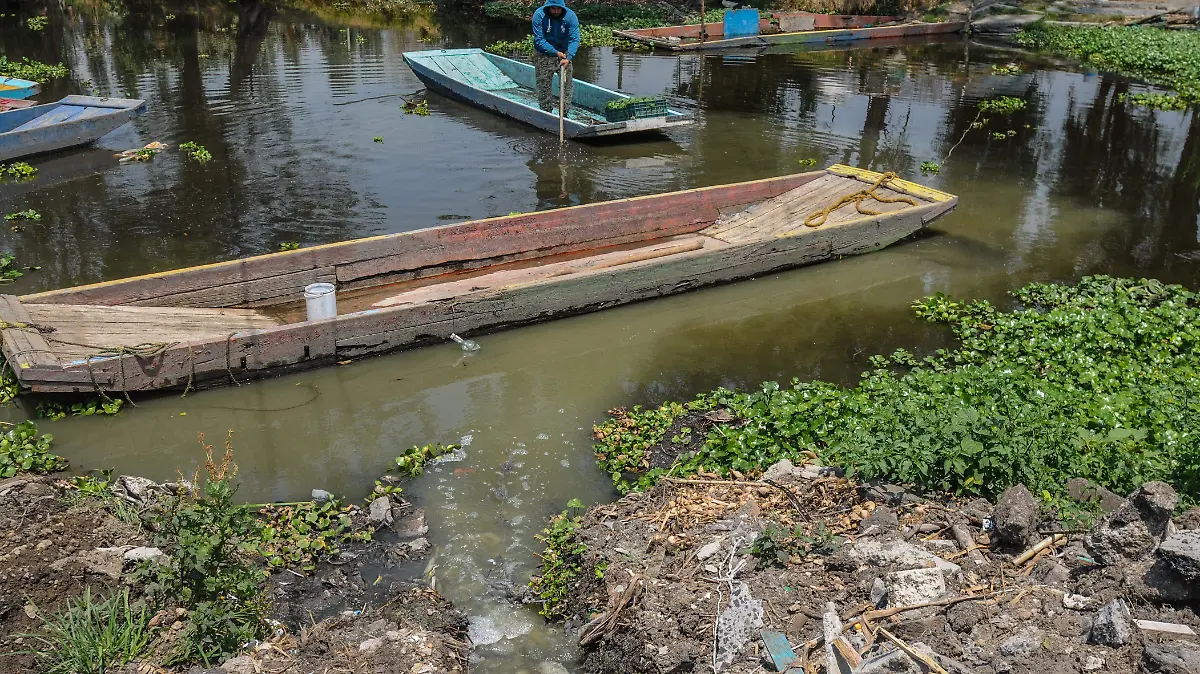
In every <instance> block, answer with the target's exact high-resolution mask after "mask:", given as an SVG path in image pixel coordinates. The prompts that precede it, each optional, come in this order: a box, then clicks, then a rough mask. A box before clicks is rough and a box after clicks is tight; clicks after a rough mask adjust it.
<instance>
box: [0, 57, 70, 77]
mask: <svg viewBox="0 0 1200 674" xmlns="http://www.w3.org/2000/svg"><path fill="white" fill-rule="evenodd" d="M0 75H2V76H4V77H16V78H18V79H22V80H31V81H33V82H46V81H49V80H55V79H60V78H63V77H66V76H67V69H66V68H64V67H63V65H62V64H61V63H60V64H58V65H49V64H46V63H40V62H38V61H31V60H29V59H28V58H24V59H21V60H20V61H10V60H8V58H7V57H5V56H3V55H0Z"/></svg>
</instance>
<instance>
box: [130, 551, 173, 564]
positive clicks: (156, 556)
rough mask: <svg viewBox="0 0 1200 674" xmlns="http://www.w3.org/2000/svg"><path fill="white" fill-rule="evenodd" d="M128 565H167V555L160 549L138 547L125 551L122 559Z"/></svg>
mask: <svg viewBox="0 0 1200 674" xmlns="http://www.w3.org/2000/svg"><path fill="white" fill-rule="evenodd" d="M122 558H123V559H124V561H125V562H126V563H127V564H137V563H138V562H144V561H149V562H154V563H156V564H165V563H166V562H167V559H168V557H167V553H165V552H163V551H162V550H159V549H158V548H147V547H137V548H132V549H129V550H126V551H125V554H124V555H123V557H122Z"/></svg>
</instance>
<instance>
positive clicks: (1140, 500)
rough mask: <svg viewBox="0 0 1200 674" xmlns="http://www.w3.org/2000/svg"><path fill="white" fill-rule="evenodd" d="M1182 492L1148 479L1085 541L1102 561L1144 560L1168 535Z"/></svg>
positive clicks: (1103, 520)
mask: <svg viewBox="0 0 1200 674" xmlns="http://www.w3.org/2000/svg"><path fill="white" fill-rule="evenodd" d="M1178 503H1179V495H1178V494H1176V493H1175V490H1174V489H1172V488H1171V486H1170V485H1168V484H1166V483H1165V482H1147V483H1146V484H1144V485H1142V486H1141V487H1140V488H1138V489H1137V491H1135V492H1133V493H1132V494H1130V495H1129V498H1128V499H1126V500H1125V503H1123V504H1121V507H1119V508H1117V509H1116V510H1115V511H1113V512H1112V513H1110V514H1108V515H1105V516H1104V517H1103V518H1101V519H1100V521H1099V522H1097V523H1096V525H1095V526H1093V527H1092V530H1091V531H1090V532H1088V535H1087V538H1086V539H1085V544H1086V545H1087V548H1088V550H1089V551H1090V552H1091V553H1092V557H1093V558H1094V559H1095V560H1096V561H1098V562H1100V563H1101V564H1119V563H1121V562H1122V561H1130V562H1136V561H1138V560H1141V559H1145V558H1146V557H1148V556H1149V555H1150V554H1151V553H1153V552H1154V550H1155V549H1156V548H1158V545H1159V543H1160V542H1161V541H1162V540H1163V538H1165V537H1166V535H1167V525H1169V524H1170V522H1171V515H1172V513H1173V512H1174V511H1175V506H1176V505H1177V504H1178Z"/></svg>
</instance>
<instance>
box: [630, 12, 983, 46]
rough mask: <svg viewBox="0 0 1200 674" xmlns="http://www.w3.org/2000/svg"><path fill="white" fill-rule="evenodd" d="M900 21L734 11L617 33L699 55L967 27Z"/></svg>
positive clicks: (888, 17) (953, 31)
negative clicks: (745, 17) (715, 18)
mask: <svg viewBox="0 0 1200 674" xmlns="http://www.w3.org/2000/svg"><path fill="white" fill-rule="evenodd" d="M742 13H751V15H752V16H751V20H750V21H749V23H748V24H747V22H746V21H736V22H735V21H733V20H732V19H733V17H734V16H736V15H739V14H742ZM900 21H901V19H900V17H895V16H857V15H849V14H847V15H835V14H813V13H810V12H773V13H771V14H770V15H769V16H768V17H767V18H758V17H757V12H756V10H739V11H737V12H728V13H727V14H726V20H725V21H723V22H713V23H705V24H690V25H684V26H667V27H665V28H638V29H634V30H618V31H614V33H615V34H616V35H617V36H619V37H623V38H625V39H627V40H632V41H633V42H639V43H641V44H646V45H650V46H652V47H656V48H659V49H669V50H671V51H695V50H706V49H728V48H730V47H762V46H767V45H800V44H841V43H846V42H856V41H860V40H876V39H881V38H896V37H910V36H918V35H944V34H949V33H958V32H961V31H962V30H963V28H964V27H965V25H966V24H965V23H963V22H945V23H900ZM734 25H737V26H738V29H737V30H736V31H734V30H732V27H733V26H734ZM747 25H748V28H747V27H746V26H747ZM727 31H728V34H727Z"/></svg>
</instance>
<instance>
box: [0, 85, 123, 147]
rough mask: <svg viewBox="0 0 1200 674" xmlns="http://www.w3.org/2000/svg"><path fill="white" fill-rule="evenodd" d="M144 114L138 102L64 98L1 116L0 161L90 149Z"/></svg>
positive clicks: (91, 97) (79, 97)
mask: <svg viewBox="0 0 1200 674" xmlns="http://www.w3.org/2000/svg"><path fill="white" fill-rule="evenodd" d="M145 110H146V102H145V101H141V100H131V99H125V98H99V97H96V96H67V97H66V98H64V99H62V100H61V101H59V102H57V103H47V104H45V105H34V106H32V107H27V108H20V109H16V110H8V111H5V112H0V161H8V160H10V159H17V158H20V157H28V156H31V155H35V154H44V153H46V152H56V151H58V150H65V149H67V148H72V147H78V146H80V145H89V144H91V143H94V142H96V141H97V140H99V139H100V138H101V137H102V136H104V135H105V134H107V133H109V132H110V131H114V130H116V129H117V128H119V127H121V126H123V125H125V124H126V123H127V122H129V120H131V119H133V118H134V117H137V116H138V115H140V114H142V113H143V112H145Z"/></svg>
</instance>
